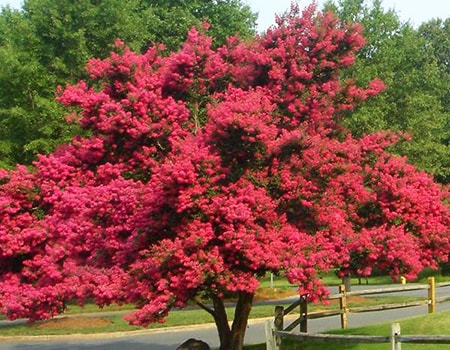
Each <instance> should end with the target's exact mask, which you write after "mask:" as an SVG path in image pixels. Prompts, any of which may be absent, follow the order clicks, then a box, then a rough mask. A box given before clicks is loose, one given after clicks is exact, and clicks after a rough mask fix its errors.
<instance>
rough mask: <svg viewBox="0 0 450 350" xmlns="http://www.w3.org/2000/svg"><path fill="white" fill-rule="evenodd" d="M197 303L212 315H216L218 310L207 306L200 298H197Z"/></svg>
mask: <svg viewBox="0 0 450 350" xmlns="http://www.w3.org/2000/svg"><path fill="white" fill-rule="evenodd" d="M195 303H196V304H197V305H198V306H199V307H200V308H202V309H203V310H205V311H206V312H207V313H209V314H210V315H211V316H212V317H215V315H216V312H215V310H214V309H211V308H209V307H208V306H206V305H205V304H203V303H202V302H201V301H200V300H199V299H195Z"/></svg>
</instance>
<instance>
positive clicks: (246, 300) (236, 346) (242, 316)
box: [212, 292, 254, 350]
mask: <svg viewBox="0 0 450 350" xmlns="http://www.w3.org/2000/svg"><path fill="white" fill-rule="evenodd" d="M253 296H254V294H253V293H246V292H239V294H238V302H237V304H236V308H235V310H234V320H233V324H232V326H231V328H230V325H229V323H228V317H227V314H226V310H225V305H224V303H223V299H222V298H218V297H215V298H213V304H214V311H213V313H212V314H213V316H214V321H215V323H216V327H217V331H218V332H219V339H220V350H242V349H243V347H244V336H245V331H246V330H247V323H248V316H249V314H250V311H251V309H252V304H253Z"/></svg>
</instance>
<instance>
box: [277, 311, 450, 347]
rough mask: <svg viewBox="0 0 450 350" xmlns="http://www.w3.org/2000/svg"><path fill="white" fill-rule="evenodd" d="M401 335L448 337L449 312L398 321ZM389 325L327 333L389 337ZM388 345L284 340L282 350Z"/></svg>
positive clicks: (405, 345) (422, 345)
mask: <svg viewBox="0 0 450 350" xmlns="http://www.w3.org/2000/svg"><path fill="white" fill-rule="evenodd" d="M398 323H400V327H401V333H402V334H403V335H414V334H416V335H419V334H420V335H450V328H449V325H450V311H444V312H438V313H435V314H429V315H425V316H419V317H413V318H409V319H404V320H400V321H398ZM390 332H391V323H383V324H379V325H374V326H367V327H358V328H350V329H347V330H334V331H330V332H327V333H333V334H352V335H378V336H389V334H390ZM389 348H390V344H389V343H384V344H339V343H318V342H304V343H302V344H300V343H298V342H295V341H293V340H288V339H284V340H283V344H282V348H281V349H282V350H300V349H301V350H329V349H333V350H350V349H351V350H386V349H389ZM402 349H403V350H409V349H414V350H416V349H417V350H419V349H426V350H445V349H450V344H448V345H447V344H426V345H424V344H407V343H402Z"/></svg>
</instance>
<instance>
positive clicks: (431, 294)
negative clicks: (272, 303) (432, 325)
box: [266, 277, 450, 350]
mask: <svg viewBox="0 0 450 350" xmlns="http://www.w3.org/2000/svg"><path fill="white" fill-rule="evenodd" d="M447 286H450V282H446V283H435V280H434V277H430V278H429V279H428V284H418V285H402V286H397V287H389V288H375V289H366V290H360V291H352V292H347V291H346V290H345V286H344V285H340V286H339V293H338V294H334V295H330V296H329V299H331V300H333V299H339V309H338V310H329V311H321V312H314V313H308V303H307V295H301V296H300V298H299V299H298V300H297V301H296V302H294V303H293V304H292V305H290V306H289V307H287V308H286V309H285V308H284V307H283V306H276V307H275V318H274V319H273V320H268V322H267V323H266V339H267V350H276V349H279V347H280V344H281V338H282V337H289V338H294V339H297V340H306V339H309V340H314V341H319V342H340V343H342V342H345V343H391V344H393V345H392V350H400V349H401V343H402V342H404V343H435V344H436V343H437V344H450V336H401V335H400V328H399V326H395V325H398V324H394V325H393V330H392V332H393V333H392V334H391V335H390V336H387V337H379V336H356V335H352V336H350V335H334V334H311V333H308V320H311V319H316V318H322V317H328V316H336V315H340V319H341V328H343V329H345V328H347V326H348V314H349V313H356V312H370V311H381V310H389V309H398V308H405V307H412V306H419V305H428V313H434V312H435V311H436V304H437V303H442V302H445V301H449V300H450V296H444V297H440V298H436V288H440V287H447ZM414 290H428V293H427V298H426V299H424V300H419V301H412V302H403V303H393V304H383V305H376V306H367V307H356V308H349V307H348V305H347V298H348V297H350V296H356V295H374V294H386V293H394V292H407V291H414ZM297 307H299V308H300V316H299V317H298V318H297V319H296V320H295V321H294V322H292V323H291V324H290V325H288V326H287V327H285V326H284V316H286V315H288V314H289V313H291V312H292V311H294V310H295V309H296V308H297ZM297 326H298V327H299V331H300V333H292V331H293V330H294V329H295V328H296V327H297ZM395 327H398V328H395ZM394 346H395V347H394Z"/></svg>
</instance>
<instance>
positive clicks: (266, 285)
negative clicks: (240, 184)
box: [0, 271, 450, 350]
mask: <svg viewBox="0 0 450 350" xmlns="http://www.w3.org/2000/svg"><path fill="white" fill-rule="evenodd" d="M429 275H434V276H435V277H436V274H435V272H433V271H424V272H423V273H422V275H421V278H422V279H423V280H424V281H426V279H427V278H428V277H429ZM321 278H322V279H323V281H324V283H325V284H327V285H338V284H340V283H341V280H340V279H339V278H337V276H336V275H335V274H334V273H333V272H330V273H327V274H324V275H322V276H321ZM449 279H450V278H449ZM444 280H445V279H444ZM447 280H448V279H447ZM363 282H365V281H363ZM352 283H354V284H356V283H357V279H353V280H352ZM387 283H392V281H391V280H390V278H389V277H386V276H380V277H370V278H369V284H387ZM272 285H273V287H274V289H273V290H274V291H275V292H274V294H273V295H274V296H275V297H276V296H277V295H281V294H277V293H278V292H279V291H282V292H284V294H286V292H288V293H287V294H289V291H290V290H292V292H293V293H295V288H293V286H292V285H290V284H289V283H288V282H287V280H286V279H285V278H284V276H274V277H273V280H272V281H271V278H270V275H268V276H266V277H264V278H263V279H262V281H261V288H263V289H264V290H265V294H266V295H268V294H270V293H271V292H272V289H271V288H270V287H271V286H272ZM424 298H425V293H424V296H423V298H413V297H403V296H396V297H383V296H381V295H380V296H378V297H371V298H365V299H362V300H359V301H358V300H356V301H355V302H353V301H352V300H351V299H349V301H348V307H349V308H352V307H359V306H371V305H378V304H388V303H398V302H408V301H415V300H418V299H424ZM283 306H284V307H287V306H289V305H287V304H285V305H283ZM337 307H338V301H337V300H334V301H332V302H331V303H330V304H328V305H323V304H309V305H308V308H309V312H310V313H311V312H315V311H322V310H331V309H336V308H337ZM274 308H275V306H274V305H255V306H254V307H253V309H252V312H251V314H250V318H264V317H271V316H273V313H274ZM132 310H133V306H132V305H123V306H115V305H112V306H107V307H105V308H103V309H99V308H98V307H97V306H96V305H93V304H87V305H85V306H84V307H80V306H78V305H69V310H68V311H67V312H66V313H65V314H64V316H70V317H75V316H74V315H83V314H89V313H98V312H115V311H121V312H122V313H121V314H116V315H107V314H105V315H104V316H103V315H102V316H100V317H102V318H105V319H107V320H108V321H110V324H109V325H106V326H102V327H86V328H81V329H79V328H77V329H76V330H74V329H70V328H66V329H64V328H63V329H38V325H39V323H36V324H32V325H30V324H26V325H8V326H2V327H0V336H1V335H5V336H17V335H52V334H70V333H74V332H76V333H98V332H118V331H131V330H138V329H142V328H140V327H134V326H130V325H129V324H128V323H127V322H126V321H124V320H123V315H124V314H126V313H127V312H131V311H132ZM233 311H234V309H233V308H228V309H227V312H228V315H229V318H230V319H232V318H233ZM97 317H99V316H97ZM210 322H213V319H212V317H211V316H210V315H209V314H208V313H206V312H205V311H203V310H199V309H189V310H180V311H172V312H171V314H170V315H169V317H168V319H167V321H166V322H165V323H157V324H152V325H151V326H150V327H149V328H150V329H153V328H162V327H172V326H184V325H192V324H204V323H210ZM427 350H428V349H427Z"/></svg>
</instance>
